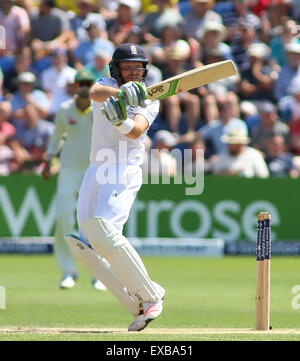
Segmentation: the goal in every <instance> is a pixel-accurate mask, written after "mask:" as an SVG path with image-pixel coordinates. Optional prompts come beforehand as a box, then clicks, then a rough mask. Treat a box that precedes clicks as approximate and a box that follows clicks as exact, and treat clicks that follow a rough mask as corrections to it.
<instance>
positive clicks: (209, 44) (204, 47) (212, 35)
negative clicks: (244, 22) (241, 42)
mask: <svg viewBox="0 0 300 361" xmlns="http://www.w3.org/2000/svg"><path fill="white" fill-rule="evenodd" d="M226 34H227V32H226V28H225V26H224V25H223V24H221V23H219V22H217V21H206V22H205V23H204V25H203V30H202V37H201V38H200V39H199V43H200V54H199V55H200V56H199V59H200V61H201V62H203V64H207V55H208V54H209V53H210V52H211V51H212V50H219V52H220V53H221V56H222V57H223V58H224V60H229V59H231V60H233V55H232V53H231V49H230V46H229V45H227V44H226V43H224V42H223V40H225V38H226Z"/></svg>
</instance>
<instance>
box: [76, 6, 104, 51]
mask: <svg viewBox="0 0 300 361" xmlns="http://www.w3.org/2000/svg"><path fill="white" fill-rule="evenodd" d="M94 3H95V1H93V0H77V1H76V7H77V14H76V15H75V16H74V17H73V18H71V19H70V26H71V29H72V31H73V32H74V34H75V37H76V39H77V40H76V42H74V44H73V49H75V48H76V46H77V41H88V39H89V36H88V33H87V30H86V29H85V28H84V26H83V23H84V21H89V22H93V23H95V24H96V23H97V24H98V29H99V31H100V34H101V37H103V38H106V37H107V32H106V23H105V20H104V18H103V16H102V15H101V14H99V13H96V12H94V7H93V5H94Z"/></svg>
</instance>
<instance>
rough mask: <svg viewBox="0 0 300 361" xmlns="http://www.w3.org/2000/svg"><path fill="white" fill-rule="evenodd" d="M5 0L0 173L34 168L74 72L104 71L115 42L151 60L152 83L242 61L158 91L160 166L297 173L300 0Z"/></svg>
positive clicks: (152, 134)
mask: <svg viewBox="0 0 300 361" xmlns="http://www.w3.org/2000/svg"><path fill="white" fill-rule="evenodd" d="M0 6H1V7H0V25H1V26H3V27H4V28H5V35H6V44H5V45H6V46H4V42H3V34H4V32H3V28H2V30H1V29H0V30H1V31H0V175H7V174H10V173H13V172H35V173H41V172H42V168H43V162H44V160H45V153H46V149H47V144H48V141H49V137H50V136H51V134H52V132H53V129H54V117H55V114H56V112H57V110H58V108H59V106H60V104H61V103H62V102H64V101H65V100H68V99H70V98H71V97H72V96H73V95H74V89H75V86H74V82H75V80H74V78H75V74H76V73H77V71H78V70H81V69H83V68H86V69H88V70H89V71H91V72H92V73H93V74H94V76H95V78H96V79H97V78H98V79H99V78H100V77H105V76H109V67H108V64H109V61H110V59H111V56H112V54H113V51H114V49H115V47H116V46H118V45H119V44H122V43H124V42H133V43H137V44H139V45H141V46H143V47H144V49H145V51H146V53H147V56H148V58H149V60H150V64H149V66H148V67H149V72H148V76H147V79H146V85H147V86H149V85H151V84H155V83H157V82H159V81H161V80H162V79H167V78H169V77H171V76H174V75H177V74H180V73H182V72H184V71H187V70H190V69H193V68H195V67H197V66H201V65H206V64H210V63H214V62H217V61H222V60H228V59H231V60H233V61H234V63H235V64H236V67H237V69H238V75H237V76H234V77H230V78H227V79H224V80H220V81H218V82H214V83H212V84H209V85H207V86H202V87H199V88H197V89H194V90H192V91H189V92H185V93H181V94H179V95H176V96H173V97H169V98H167V99H165V100H163V101H161V108H160V114H159V117H158V118H157V119H156V121H155V122H154V124H153V126H152V127H151V129H150V130H149V132H148V138H147V141H146V148H147V150H148V152H150V151H151V150H152V149H159V150H160V152H159V155H158V157H160V159H158V162H160V164H161V165H162V166H161V170H160V171H161V173H167V174H171V175H174V174H176V172H178V171H179V170H180V169H181V170H182V169H183V168H182V167H184V168H188V169H190V170H193V169H196V168H197V167H196V166H197V164H196V163H197V162H202V163H204V171H205V172H206V173H210V174H222V175H226V174H228V175H240V176H246V177H261V178H266V177H269V176H291V177H298V176H299V174H300V40H299V34H300V27H299V26H298V25H297V24H299V23H300V1H299V0H239V1H237V0H232V1H214V0H185V1H183V0H181V1H180V0H152V1H151V0H73V1H72V0H56V1H53V0H19V1H18V0H1V1H0ZM1 34H2V38H1ZM78 146H79V147H80V144H79V145H78ZM174 149H178V150H179V151H180V152H184V150H185V149H190V150H191V151H192V152H191V154H193V155H194V154H195V155H196V154H198V153H197V150H200V151H202V154H203V155H204V162H203V158H201V157H200V158H201V159H200V158H199V157H196V156H195V157H194V158H193V159H190V160H189V161H187V162H186V164H182V162H184V160H183V161H182V159H184V157H182V158H181V159H177V158H176V156H174V155H173V152H171V151H172V150H174ZM174 154H175V153H174ZM199 154H200V153H199ZM194 163H195V164H194ZM149 169H150V168H149Z"/></svg>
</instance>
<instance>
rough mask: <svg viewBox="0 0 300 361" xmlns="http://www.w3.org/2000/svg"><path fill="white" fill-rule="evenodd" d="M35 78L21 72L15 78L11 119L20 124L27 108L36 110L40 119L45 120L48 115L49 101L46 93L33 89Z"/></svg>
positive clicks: (32, 75) (29, 73)
mask: <svg viewBox="0 0 300 361" xmlns="http://www.w3.org/2000/svg"><path fill="white" fill-rule="evenodd" d="M35 85H36V77H35V75H34V74H33V73H31V72H28V71H27V72H22V73H20V74H19V75H18V77H17V90H16V91H15V92H14V93H13V96H12V99H11V107H12V119H13V121H15V122H22V121H23V120H24V119H25V118H26V112H27V107H28V106H31V107H34V108H35V110H37V112H38V115H39V117H40V118H42V119H47V117H48V114H49V108H50V104H49V100H48V97H47V95H46V93H45V92H44V91H42V90H40V89H35Z"/></svg>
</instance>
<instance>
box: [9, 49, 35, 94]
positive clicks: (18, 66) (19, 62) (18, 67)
mask: <svg viewBox="0 0 300 361" xmlns="http://www.w3.org/2000/svg"><path fill="white" fill-rule="evenodd" d="M25 71H26V72H28V71H29V72H31V73H35V69H34V68H33V67H32V56H31V49H30V48H29V47H25V48H23V50H22V51H21V52H20V53H18V54H17V55H16V56H15V61H14V68H13V69H12V70H10V71H9V72H6V74H5V76H4V88H5V92H6V93H7V92H8V93H14V92H15V91H17V87H18V75H19V74H21V73H24V72H25ZM35 75H37V74H35Z"/></svg>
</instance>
